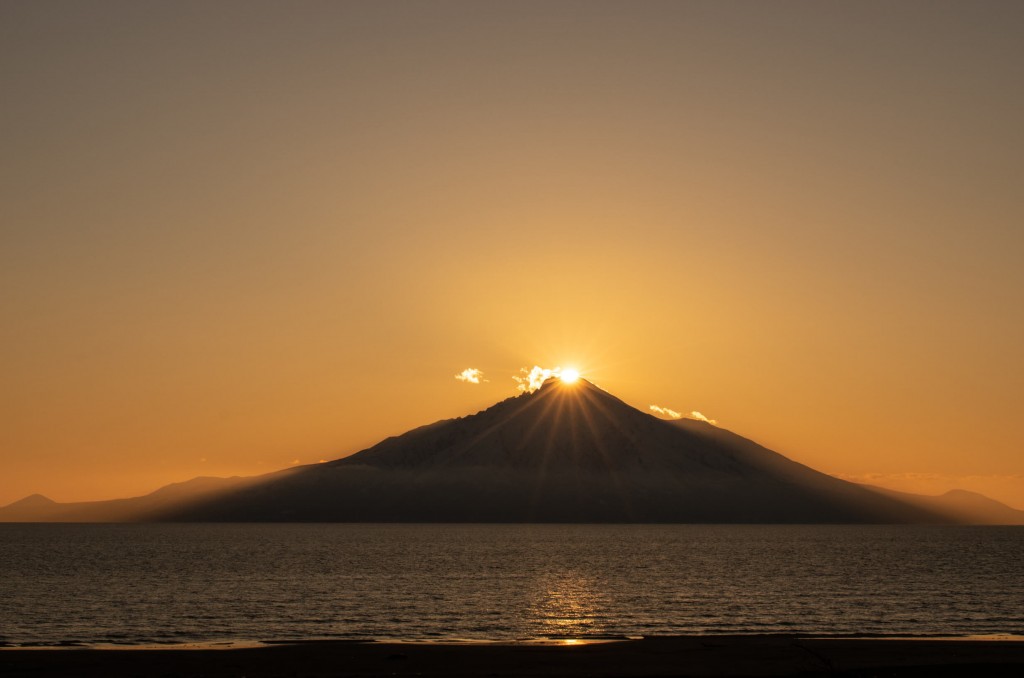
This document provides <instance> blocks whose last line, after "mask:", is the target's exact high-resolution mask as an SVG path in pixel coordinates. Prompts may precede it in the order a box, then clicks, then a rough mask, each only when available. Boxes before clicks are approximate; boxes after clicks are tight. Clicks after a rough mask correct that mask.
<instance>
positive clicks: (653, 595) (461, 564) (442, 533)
mask: <svg viewBox="0 0 1024 678" xmlns="http://www.w3.org/2000/svg"><path fill="white" fill-rule="evenodd" d="M0 601H3V602H2V604H0V642H2V643H5V644H21V643H59V642H84V643H128V644H134V643H164V642H170V643H180V642H197V641H220V640H273V639H313V638H354V639H391V640H454V639H481V640H516V639H545V638H554V639H562V638H587V637H602V636H651V635H665V634H684V633H687V634H689V633H698V634H699V633H797V632H799V633H822V634H845V633H856V634H993V633H1013V634H1022V633H1024V529H1022V528H1012V527H1011V528H1006V527H920V526H899V527H879V526H873V527H862V526H699V525H352V524H311V525H310V524H306V525H280V524H275V525H221V524H215V525H209V524H207V525H0Z"/></svg>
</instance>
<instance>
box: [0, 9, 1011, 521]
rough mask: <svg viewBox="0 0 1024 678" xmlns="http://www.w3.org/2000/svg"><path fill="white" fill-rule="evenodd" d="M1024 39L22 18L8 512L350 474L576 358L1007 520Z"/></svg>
mask: <svg viewBox="0 0 1024 678" xmlns="http://www.w3.org/2000/svg"><path fill="white" fill-rule="evenodd" d="M1020 35H1024V6H1022V5H1021V4H1020V3H1014V2H1008V3H997V2H991V3H984V2H971V3H933V2H928V3H913V2H901V3H891V2H877V3H873V2H850V3H818V2H808V3H799V2H790V3H728V2H710V3H696V2H688V3H684V2H665V3H661V2H647V3H644V2H623V3H601V2H571V3H570V2H515V3H513V2H508V3H491V2H484V3H481V2H465V3H463V2H436V3H371V2H367V3H341V2H338V3H302V4H298V5H295V4H291V3H280V4H273V3H256V2H244V3H241V2H240V3H230V2H218V3H206V2H196V3H186V2H179V3H167V4H165V5H152V4H148V3H135V2H97V3H88V4H86V3H76V2H67V3H54V2H31V3H5V4H3V5H2V6H0V63H2V64H3V68H2V69H0V85H2V91H3V92H4V105H3V107H2V109H3V110H2V114H0V148H2V149H4V150H3V152H2V153H0V172H2V181H0V257H2V265H0V289H2V290H3V294H2V295H0V318H2V322H0V373H2V374H3V381H2V383H3V388H2V390H0V398H2V401H0V405H2V406H0V423H2V426H0V504H6V503H9V502H10V501H14V500H16V499H18V498H20V497H22V496H24V495H27V494H30V493H33V492H41V493H44V494H46V495H48V496H50V497H51V498H54V499H57V500H61V501H70V500H81V499H94V498H109V497H114V496H124V495H130V494H139V493H144V492H147V491H150V490H152V489H155V488H156V487H158V486H160V485H162V484H165V483H167V482H171V481H177V480H183V479H187V478H190V477H193V476H196V475H234V474H244V475H247V474H255V473H260V472H264V471H269V470H273V469H277V468H280V467H283V466H286V465H288V464H289V463H292V462H293V461H294V460H300V461H301V462H302V463H308V462H313V461H317V460H318V459H321V458H326V459H331V458H336V457H338V456H342V455H345V454H348V453H350V452H353V451H356V450H358V449H361V448H362V447H364V446H367V445H369V444H372V443H374V442H376V441H377V440H379V439H380V438H382V437H384V436H387V435H393V434H397V433H401V432H403V431H405V430H407V429H409V428H411V427H413V426H416V425H420V424H424V423H427V422H430V421H433V420H436V419H439V418H446V417H453V416H460V415H464V414H468V413H471V412H475V411H477V410H479V409H481V408H483V407H486V406H488V405H490V404H491V403H493V402H495V401H497V400H499V399H501V398H504V397H507V396H509V395H512V394H513V393H514V392H515V382H514V381H513V380H512V378H511V377H512V376H513V375H514V374H517V372H518V370H519V368H520V367H524V366H525V367H530V366H533V365H535V364H537V365H542V366H546V367H553V366H555V365H567V364H573V365H575V366H577V367H579V368H580V370H581V371H582V372H584V374H585V376H587V378H590V379H591V380H593V381H595V382H596V383H598V384H599V385H601V386H603V387H604V388H606V389H608V390H610V391H612V392H613V393H615V394H616V395H618V396H619V397H621V398H623V399H624V400H626V401H627V402H629V403H631V404H633V405H635V406H637V407H640V408H642V409H646V408H647V407H648V405H651V404H657V405H660V406H663V407H668V408H672V409H674V410H678V411H680V412H689V411H691V410H699V411H701V412H703V413H704V414H706V415H707V416H709V417H711V418H714V419H716V420H717V421H718V422H719V424H720V425H722V426H724V427H726V428H729V429H731V430H733V431H736V432H737V433H740V434H742V435H745V436H747V437H751V438H753V439H755V440H758V441H759V442H762V443H764V444H766V445H767V446H769V447H772V448H773V449H776V450H777V451H779V452H782V453H783V454H786V455H787V456H789V457H791V458H793V459H796V460H798V461H801V462H803V463H806V464H808V465H810V466H813V467H815V468H818V469H819V470H823V471H826V472H830V473H834V474H838V475H841V476H842V477H846V478H853V479H863V480H868V481H870V482H876V483H878V484H885V485H888V486H892V487H897V488H900V489H908V490H915V489H916V490H921V491H931V492H938V491H942V490H945V489H948V488H950V487H967V488H970V489H975V490H979V491H983V492H987V493H989V494H991V495H992V496H994V497H997V498H999V499H1001V500H1003V501H1006V502H1008V503H1010V504H1012V505H1014V506H1016V507H1018V508H1024V455H1022V454H1021V452H1022V449H1024V431H1022V427H1021V424H1020V410H1021V405H1022V393H1024V352H1022V351H1021V346H1024V314H1022V313H1021V311H1020V309H1021V308H1024V266H1022V265H1021V263H1022V262H1024V226H1022V225H1024V197H1022V196H1024V192H1022V191H1021V185H1020V182H1021V177H1022V176H1024V126H1022V125H1021V123H1020V121H1021V120H1024V88H1022V87H1021V86H1020V83H1021V82H1024V43H1022V41H1021V40H1020ZM468 367H474V368H478V369H480V370H483V372H484V375H485V378H487V379H489V381H487V382H485V383H481V384H479V385H472V384H466V383H461V382H459V381H457V380H455V379H454V378H453V377H454V375H455V374H456V373H458V372H461V371H462V370H463V369H466V368H468Z"/></svg>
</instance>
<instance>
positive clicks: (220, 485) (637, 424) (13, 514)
mask: <svg viewBox="0 0 1024 678" xmlns="http://www.w3.org/2000/svg"><path fill="white" fill-rule="evenodd" d="M967 495H970V493H962V494H958V493H952V495H951V496H950V495H946V496H944V497H920V496H917V495H906V494H900V493H894V492H888V491H885V490H881V489H879V488H872V487H869V486H864V485H858V484H854V483H849V482H846V481H843V480H840V479H838V478H834V477H832V476H829V475H826V474H823V473H820V472H818V471H815V470H813V469H811V468H808V467H807V466H804V465H802V464H798V463H796V462H794V461H792V460H790V459H787V458H786V457H784V456H782V455H780V454H778V453H775V452H772V451H771V450H768V449H766V448H764V447H762V446H760V445H758V444H757V443H754V442H752V441H750V440H747V439H746V438H743V437H741V436H738V435H736V434H734V433H731V432H729V431H726V430H724V429H720V428H717V427H714V426H711V425H710V424H707V423H704V422H698V421H693V420H676V421H664V420H661V419H658V418H656V417H653V416H651V415H649V414H647V413H645V412H641V411H640V410H637V409H635V408H633V407H631V406H629V405H627V404H626V403H624V402H622V401H621V400H619V399H618V398H616V397H614V396H613V395H611V394H609V393H607V392H606V391H603V390H602V389H600V388H598V387H597V386H595V385H593V384H591V383H589V382H587V381H585V380H582V379H581V380H579V381H577V382H575V383H573V384H565V383H562V382H561V381H559V380H558V379H551V380H548V381H547V382H545V383H544V385H543V386H542V387H541V388H540V389H539V390H537V391H535V392H533V393H528V394H522V395H519V396H516V397H513V398H509V399H507V400H504V401H502V402H499V403H497V404H496V405H494V406H492V407H490V408H489V409H486V410H484V411H482V412H479V413H477V414H474V415H472V416H467V417H461V418H458V419H449V420H445V421H439V422H436V423H434V424H430V425H428V426H423V427H420V428H417V429H413V430H412V431H409V432H407V433H405V434H403V435H400V436H397V437H393V438H388V439H386V440H384V441H382V442H380V443H378V444H377V445H375V446H373V447H371V448H369V449H366V450H363V451H362V452H359V453H357V454H354V455H352V456H350V457H345V458H343V459H339V460H337V461H333V462H329V463H323V464H317V465H312V466H304V467H298V468H292V469H287V470H285V471H280V472H277V473H272V474H268V475H264V476H258V477H254V478H245V479H241V478H234V479H197V480H195V481H190V482H189V483H181V484H178V485H173V486H168V487H167V488H163V489H162V490H158V491H157V492H155V493H153V494H151V495H147V496H146V497H137V498H134V499H125V500H117V501H115V502H92V503H89V504H54V503H53V502H49V500H46V499H45V498H34V499H33V498H29V499H25V500H22V501H21V502H16V503H15V504H12V505H11V506H9V507H6V508H4V509H0V520H148V521H155V520H167V521H341V522H570V523H571V522H583V523H591V522H602V523H603V522H678V523H956V522H990V521H994V522H1001V523H1019V524H1024V512H1021V511H1015V510H1014V509H1011V508H1010V507H1007V506H1005V505H1002V504H999V503H998V502H994V501H992V500H990V499H987V498H984V497H981V496H980V495H970V496H967ZM33 516H34V517H33Z"/></svg>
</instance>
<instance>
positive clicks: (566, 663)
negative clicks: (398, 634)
mask: <svg viewBox="0 0 1024 678" xmlns="http://www.w3.org/2000/svg"><path fill="white" fill-rule="evenodd" d="M0 674H2V675H3V676H4V677H5V678H15V677H21V676H26V677H27V676H32V677H39V676H81V677H83V678H90V677H93V676H97V677H98V676H248V677H250V678H251V677H264V676H413V675H421V676H499V677H508V676H524V677H527V676H814V675H846V676H936V675H963V676H1020V675H1024V641H1021V640H1008V641H997V640H947V639H876V638H867V639H863V638H856V639H855V638H798V637H785V636H700V637H671V638H667V637H660V638H645V639H643V640H626V641H618V642H608V643H594V644H585V645H552V644H547V645H538V644H402V643H356V642H333V641H323V642H320V641H316V642H307V643H294V644H271V645H267V646H264V647H255V648H251V647H250V648H235V649H219V650H218V649H210V648H206V649H86V648H68V649H52V648H45V649H43V648H36V649H4V650H0Z"/></svg>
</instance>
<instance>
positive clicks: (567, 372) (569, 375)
mask: <svg viewBox="0 0 1024 678" xmlns="http://www.w3.org/2000/svg"><path fill="white" fill-rule="evenodd" d="M558 378H559V379H561V380H562V383H563V384H572V383H574V382H575V381H576V380H577V379H579V378H580V373H579V372H577V371H576V370H574V369H572V368H571V367H570V368H567V369H564V370H562V371H561V372H559V373H558Z"/></svg>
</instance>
